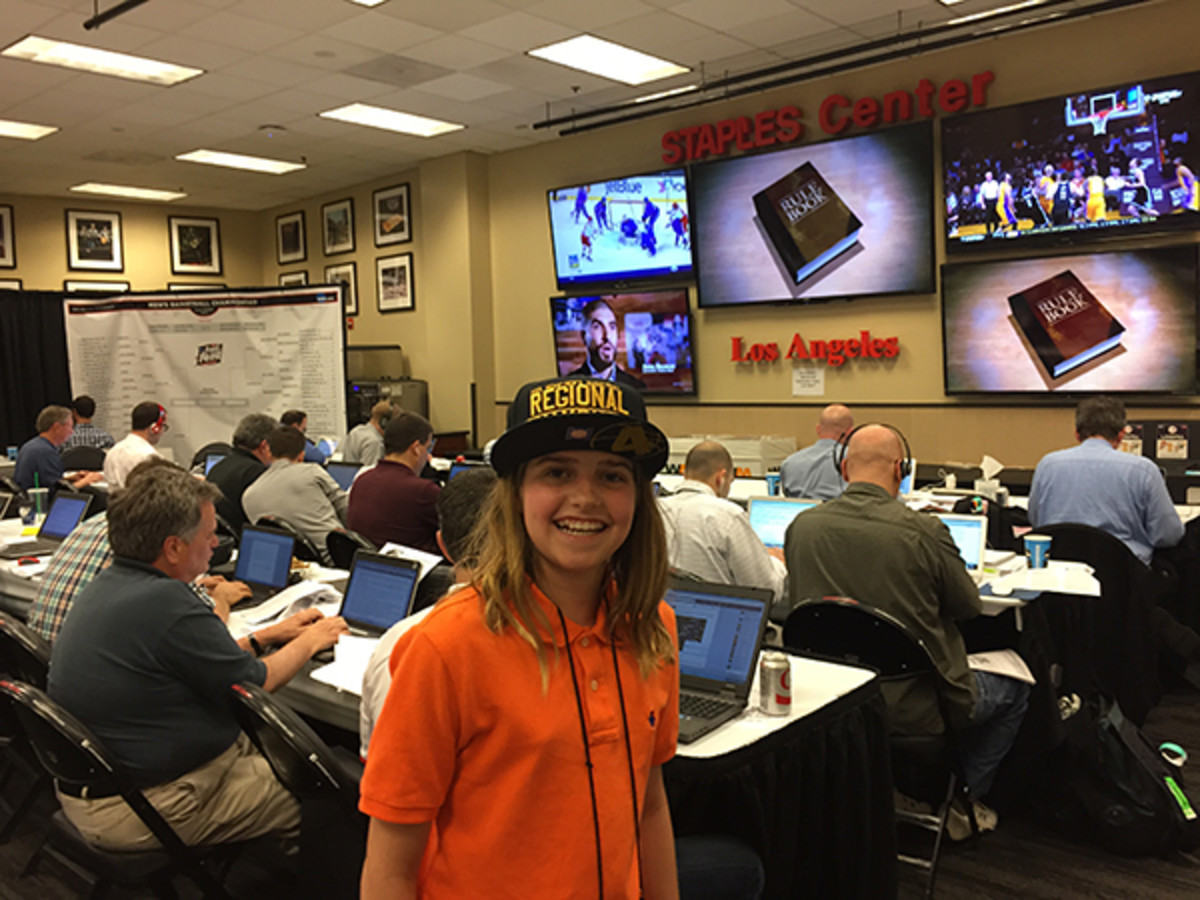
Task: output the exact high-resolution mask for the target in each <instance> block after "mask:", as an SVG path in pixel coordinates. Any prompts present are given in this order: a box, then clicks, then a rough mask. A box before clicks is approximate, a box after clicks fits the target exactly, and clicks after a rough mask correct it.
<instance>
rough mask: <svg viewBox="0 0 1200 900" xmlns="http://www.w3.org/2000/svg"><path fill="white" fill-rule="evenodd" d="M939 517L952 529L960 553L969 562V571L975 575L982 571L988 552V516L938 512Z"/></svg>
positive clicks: (951, 533) (952, 535)
mask: <svg viewBox="0 0 1200 900" xmlns="http://www.w3.org/2000/svg"><path fill="white" fill-rule="evenodd" d="M937 517H938V518H939V519H941V520H942V522H943V523H944V524H945V526H946V527H947V528H949V529H950V537H952V538H954V543H955V544H956V545H957V546H958V555H959V556H961V557H962V558H963V562H965V563H966V564H967V571H968V572H970V573H971V574H973V575H974V574H976V573H978V572H982V571H983V563H984V559H985V556H986V554H987V516H959V515H954V514H953V513H938V514H937Z"/></svg>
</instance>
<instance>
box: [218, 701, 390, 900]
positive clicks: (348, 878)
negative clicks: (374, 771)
mask: <svg viewBox="0 0 1200 900" xmlns="http://www.w3.org/2000/svg"><path fill="white" fill-rule="evenodd" d="M230 703H231V706H232V709H233V714H234V716H235V717H236V718H237V720H238V724H240V725H241V726H242V730H243V731H245V732H246V734H247V736H248V737H249V738H250V740H251V742H253V744H254V746H255V747H257V748H258V750H259V752H260V753H262V755H263V756H264V757H266V760H267V762H268V763H269V764H270V766H271V770H272V771H273V772H274V773H275V777H277V778H278V779H279V781H280V782H281V783H282V784H283V786H284V787H286V788H287V789H288V790H289V791H291V792H292V793H293V794H295V795H296V797H297V799H299V800H300V803H301V809H302V821H301V827H300V863H301V866H302V872H301V874H302V878H301V879H300V883H301V885H302V889H303V891H304V893H305V895H307V896H311V897H320V898H327V897H356V896H358V880H359V875H360V873H361V871H362V863H363V857H364V855H365V853H366V840H367V817H366V816H364V815H363V814H362V813H361V812H359V811H358V782H359V779H360V778H361V777H362V764H361V763H360V762H359V761H358V759H357V758H353V757H350V758H347V759H343V758H342V757H340V756H338V754H337V753H335V752H334V751H333V750H331V749H330V748H329V746H328V745H327V744H326V743H325V742H324V741H322V740H321V738H320V737H318V736H317V734H316V732H314V731H313V730H312V728H310V727H309V726H308V724H307V723H306V722H305V721H304V720H303V719H302V718H300V716H299V715H297V714H296V713H295V712H293V711H292V710H290V709H289V708H288V707H286V706H284V705H283V704H282V703H280V702H278V701H277V700H275V698H273V697H272V696H271V695H270V694H268V693H267V692H266V691H264V690H263V689H262V688H260V687H258V686H256V685H253V684H235V685H233V687H232V696H231V698H230Z"/></svg>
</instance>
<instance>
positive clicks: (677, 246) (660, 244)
mask: <svg viewBox="0 0 1200 900" xmlns="http://www.w3.org/2000/svg"><path fill="white" fill-rule="evenodd" d="M546 199H547V203H548V205H549V209H550V236H551V239H552V240H553V242H554V272H555V276H556V277H557V279H558V289H559V290H560V291H570V290H574V289H584V290H586V289H595V288H599V287H611V288H614V289H620V288H623V287H625V286H628V285H634V284H639V283H647V282H653V281H670V280H689V279H690V278H691V276H692V247H691V235H690V233H689V231H690V227H689V222H688V200H687V175H686V173H685V172H684V170H683V169H670V170H668V171H664V172H654V173H652V174H649V175H630V176H626V177H623V178H612V179H609V180H608V181H597V182H594V183H592V184H577V185H571V186H568V187H561V188H555V189H554V190H552V191H548V192H547V194H546Z"/></svg>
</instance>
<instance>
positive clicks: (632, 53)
mask: <svg viewBox="0 0 1200 900" xmlns="http://www.w3.org/2000/svg"><path fill="white" fill-rule="evenodd" d="M528 53H529V55H530V56H536V57H537V58H538V59H544V60H547V61H549V62H553V63H558V64H559V65H560V66H566V67H567V68H569V69H578V70H579V71H581V72H588V73H590V74H592V75H599V76H600V77H601V78H611V79H612V80H613V81H620V82H622V83H623V84H645V83H646V82H648V81H658V80H659V79H660V78H670V77H671V76H672V75H682V74H683V73H684V72H690V71H691V70H690V69H688V68H686V67H684V66H679V65H676V64H675V63H673V62H670V61H669V60H665V59H659V58H658V57H657V56H650V55H649V54H646V53H642V52H641V51H640V50H633V49H631V48H629V47H623V46H621V45H620V44H614V43H613V42H612V41H605V40H602V39H600V38H598V37H592V35H590V34H581V35H579V36H578V37H573V38H570V39H568V40H565V41H559V42H558V43H557V44H547V45H546V46H545V47H538V48H536V49H534V50H530V51H528Z"/></svg>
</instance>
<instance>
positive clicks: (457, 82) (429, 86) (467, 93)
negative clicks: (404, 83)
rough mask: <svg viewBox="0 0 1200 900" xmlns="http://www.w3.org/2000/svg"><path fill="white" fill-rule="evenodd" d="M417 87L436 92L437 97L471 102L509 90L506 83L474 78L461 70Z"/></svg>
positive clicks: (432, 92)
mask: <svg viewBox="0 0 1200 900" xmlns="http://www.w3.org/2000/svg"><path fill="white" fill-rule="evenodd" d="M417 89H418V90H421V91H425V92H427V93H430V94H437V95H438V96H439V97H449V98H450V99H451V100H462V101H465V102H472V101H475V100H482V99H483V98H484V97H491V96H493V95H495V94H502V93H504V92H505V91H507V90H509V87H508V85H506V84H500V83H498V82H495V81H489V80H488V79H486V78H476V77H475V76H473V75H464V74H463V73H461V72H456V73H455V74H453V75H447V76H446V77H445V78H435V79H434V80H433V81H426V82H425V83H424V84H422V85H420V86H419V87H418V88H417Z"/></svg>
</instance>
